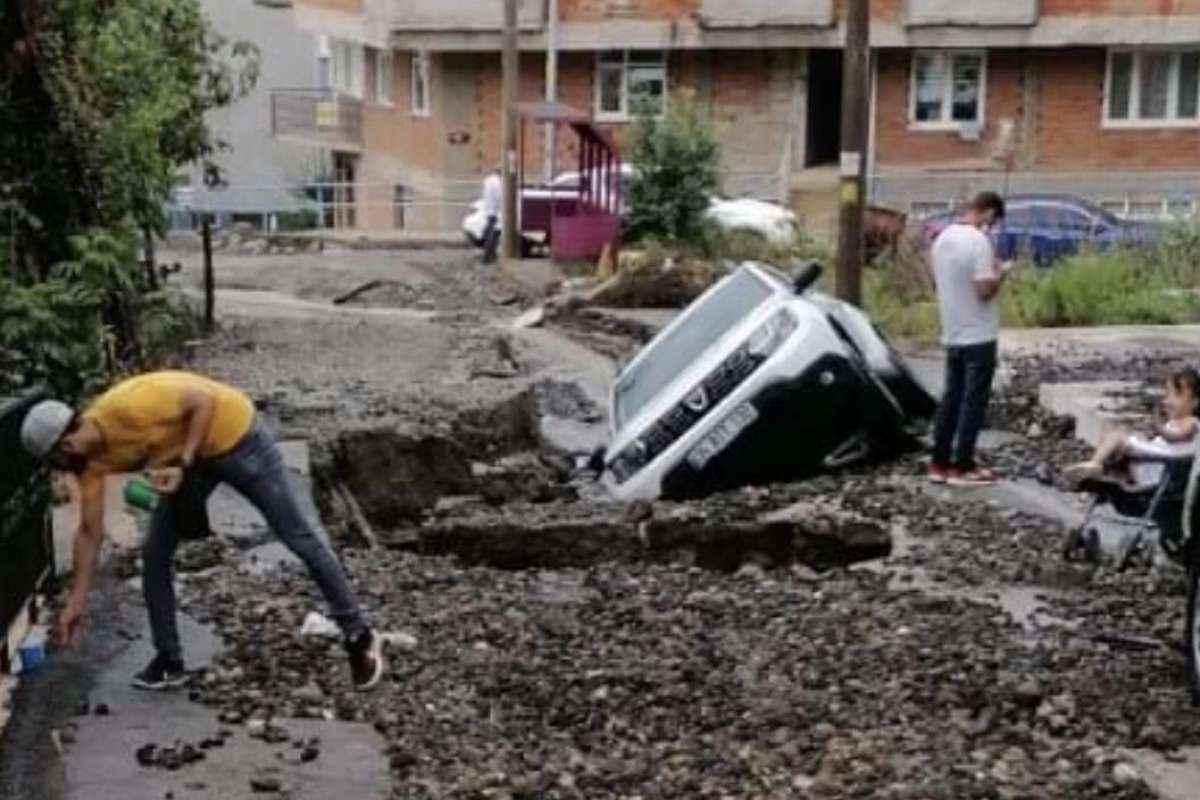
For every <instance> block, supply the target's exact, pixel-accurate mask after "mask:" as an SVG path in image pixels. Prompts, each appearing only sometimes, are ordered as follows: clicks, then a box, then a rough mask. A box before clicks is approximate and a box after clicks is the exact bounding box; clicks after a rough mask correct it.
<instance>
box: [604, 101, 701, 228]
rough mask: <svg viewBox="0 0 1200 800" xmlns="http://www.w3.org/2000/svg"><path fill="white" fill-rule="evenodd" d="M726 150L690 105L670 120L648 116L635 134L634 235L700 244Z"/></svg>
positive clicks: (676, 109) (677, 106)
mask: <svg viewBox="0 0 1200 800" xmlns="http://www.w3.org/2000/svg"><path fill="white" fill-rule="evenodd" d="M720 160H721V148H720V145H719V143H718V142H717V139H716V136H715V135H714V134H713V131H712V128H711V127H710V126H709V124H708V123H707V121H705V120H704V119H703V118H702V117H701V116H700V114H699V112H698V111H697V109H696V107H695V105H694V104H692V103H690V102H684V101H680V102H676V103H673V104H672V108H671V111H670V112H669V113H668V114H667V115H666V116H664V117H658V116H654V115H652V114H649V113H643V114H641V115H640V116H639V118H638V122H637V127H636V128H635V130H634V135H633V148H632V161H633V170H634V172H633V179H632V180H631V181H630V184H629V218H628V230H627V232H628V235H629V237H630V238H631V239H633V240H635V241H636V240H640V239H648V238H653V239H659V240H662V241H665V242H692V243H694V242H696V241H698V240H699V239H702V238H703V237H704V235H705V229H704V214H705V212H706V211H707V210H708V206H709V200H710V198H711V197H712V195H713V193H714V192H716V190H717V166H718V164H719V163H720Z"/></svg>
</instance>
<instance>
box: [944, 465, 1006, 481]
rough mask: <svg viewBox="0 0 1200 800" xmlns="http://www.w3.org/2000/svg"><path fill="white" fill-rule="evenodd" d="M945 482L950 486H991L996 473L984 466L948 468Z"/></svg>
mask: <svg viewBox="0 0 1200 800" xmlns="http://www.w3.org/2000/svg"><path fill="white" fill-rule="evenodd" d="M946 482H947V483H949V484H950V485H951V486H991V485H992V484H993V483H995V482H996V473H994V472H992V471H991V470H990V469H987V468H986V467H976V468H975V469H968V470H960V469H955V470H950V473H949V474H948V475H947V477H946Z"/></svg>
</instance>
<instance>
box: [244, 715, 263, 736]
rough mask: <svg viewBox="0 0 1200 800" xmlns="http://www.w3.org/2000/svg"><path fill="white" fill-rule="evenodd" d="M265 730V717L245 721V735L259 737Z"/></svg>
mask: <svg viewBox="0 0 1200 800" xmlns="http://www.w3.org/2000/svg"><path fill="white" fill-rule="evenodd" d="M266 732H267V721H266V720H265V719H257V718H255V719H252V720H250V721H249V722H247V723H246V735H247V736H249V737H250V738H251V739H261V738H263V735H264V734H266Z"/></svg>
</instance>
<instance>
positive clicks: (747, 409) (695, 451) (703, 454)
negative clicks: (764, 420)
mask: <svg viewBox="0 0 1200 800" xmlns="http://www.w3.org/2000/svg"><path fill="white" fill-rule="evenodd" d="M756 419H758V412H757V411H756V410H755V409H754V406H752V405H750V404H749V403H742V404H741V405H740V406H738V407H737V408H735V409H733V411H731V412H729V414H728V416H726V417H725V419H723V420H721V422H720V424H718V425H717V427H715V428H713V429H712V430H711V431H709V432H708V434H707V435H706V436H705V437H704V438H703V439H701V440H700V444H698V445H696V446H695V447H693V448H692V452H690V453H688V463H689V464H691V465H692V468H693V469H704V465H705V464H707V463H708V462H709V461H712V460H713V459H714V458H716V456H717V455H718V454H719V453H720V452H721V451H722V450H724V449H725V448H726V447H728V446H729V445H730V443H731V442H733V440H734V439H736V438H737V437H738V434H740V433H741V432H742V431H744V430H746V428H749V427H750V426H751V425H753V424H754V421H755V420H756Z"/></svg>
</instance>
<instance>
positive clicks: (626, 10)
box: [559, 0, 736, 47]
mask: <svg viewBox="0 0 1200 800" xmlns="http://www.w3.org/2000/svg"><path fill="white" fill-rule="evenodd" d="M734 1H736V0H734ZM699 7H700V0H559V13H560V14H561V15H562V18H563V19H564V20H567V21H569V22H587V21H595V20H602V19H609V18H611V17H614V16H620V17H638V18H642V19H676V18H679V17H688V16H691V14H692V12H694V11H695V10H696V9H698V8H699ZM613 44H614V46H617V47H619V46H620V44H619V43H617V42H614V43H613Z"/></svg>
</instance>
